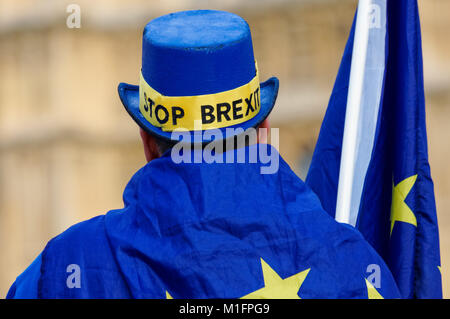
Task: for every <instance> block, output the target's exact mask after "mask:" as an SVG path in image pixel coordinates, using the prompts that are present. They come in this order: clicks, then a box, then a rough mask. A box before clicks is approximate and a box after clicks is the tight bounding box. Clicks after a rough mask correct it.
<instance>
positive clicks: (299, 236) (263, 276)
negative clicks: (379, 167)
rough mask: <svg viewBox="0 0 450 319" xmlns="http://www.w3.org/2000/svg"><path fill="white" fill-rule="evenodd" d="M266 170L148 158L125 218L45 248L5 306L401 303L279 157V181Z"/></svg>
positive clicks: (353, 239) (128, 194)
mask: <svg viewBox="0 0 450 319" xmlns="http://www.w3.org/2000/svg"><path fill="white" fill-rule="evenodd" d="M258 147H261V146H255V145H254V146H250V147H246V148H245V149H246V150H247V151H248V152H251V151H252V150H254V149H255V148H258ZM263 147H264V146H263ZM231 152H236V151H231ZM271 152H276V150H275V149H273V148H271ZM276 154H278V153H276ZM261 165H262V164H261V162H260V161H259V160H258V161H257V162H256V163H234V164H226V163H222V164H221V163H212V164H204V163H198V164H197V163H179V164H175V163H174V162H173V161H172V159H171V157H170V152H169V154H166V155H165V156H163V157H161V158H158V159H155V160H152V161H151V162H150V163H148V164H147V165H145V166H144V167H143V168H142V169H140V170H139V171H138V172H137V173H136V174H135V175H134V176H133V178H132V179H131V181H130V182H129V183H128V185H127V187H126V189H125V191H124V203H125V206H124V208H122V209H118V210H114V211H110V212H109V213H107V214H106V215H100V216H98V217H95V218H93V219H91V220H88V221H85V222H82V223H79V224H77V225H74V226H73V227H71V228H69V229H68V230H67V231H65V232H63V233H62V234H61V235H59V236H57V237H55V238H54V239H52V240H51V241H50V242H49V243H48V244H47V246H46V248H45V249H44V251H43V252H42V254H41V256H40V257H39V261H38V262H36V263H34V264H33V265H32V266H30V267H31V269H28V270H26V271H25V273H24V274H23V275H21V276H19V277H18V279H17V281H16V283H15V284H14V285H13V287H12V288H11V290H10V293H9V294H8V297H9V298H21V297H32V296H35V295H36V296H37V297H39V298H398V297H399V292H398V289H397V287H396V284H395V282H394V279H393V277H392V275H391V273H390V271H389V270H388V268H387V267H386V265H385V263H384V262H383V260H382V259H381V257H380V256H379V255H378V254H377V253H376V252H375V250H374V249H373V248H372V247H371V246H370V245H369V244H368V243H367V242H366V241H365V240H364V239H363V238H362V236H361V234H360V233H359V232H357V231H356V230H355V229H353V228H352V227H350V226H348V225H342V224H339V223H337V222H336V221H334V219H333V218H331V217H330V216H329V215H328V214H327V213H325V212H324V211H323V209H322V207H321V205H320V202H319V200H318V198H317V197H316V195H315V194H314V193H313V192H312V191H311V190H310V189H309V188H308V187H307V186H306V185H305V184H304V183H303V182H302V181H301V180H300V179H299V178H298V177H297V176H296V175H295V174H294V172H293V171H292V170H291V169H290V168H289V166H288V165H287V164H286V163H285V162H284V161H283V160H282V159H281V158H280V167H279V169H278V171H277V172H276V173H275V174H266V175H264V174H261V173H260V168H261ZM373 265H377V266H378V267H379V268H378V272H377V276H379V278H378V279H379V282H380V283H381V285H380V286H378V285H377V284H373V281H372V280H371V278H370V277H371V275H373V271H372V268H371V267H373ZM77 274H78V278H76V275H77ZM30 283H33V284H30ZM33 285H34V288H33V287H32V286H33ZM33 289H35V291H31V292H30V290H33Z"/></svg>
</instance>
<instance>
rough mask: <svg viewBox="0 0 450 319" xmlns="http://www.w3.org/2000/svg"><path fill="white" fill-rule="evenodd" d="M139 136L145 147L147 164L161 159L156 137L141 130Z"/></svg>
mask: <svg viewBox="0 0 450 319" xmlns="http://www.w3.org/2000/svg"><path fill="white" fill-rule="evenodd" d="M139 134H140V135H141V140H142V144H143V145H144V154H145V159H146V160H147V162H150V161H151V160H154V159H155V158H159V157H161V154H160V152H159V149H158V145H157V144H156V140H155V137H153V136H152V135H150V134H148V133H147V132H146V131H144V130H143V129H141V128H140V129H139Z"/></svg>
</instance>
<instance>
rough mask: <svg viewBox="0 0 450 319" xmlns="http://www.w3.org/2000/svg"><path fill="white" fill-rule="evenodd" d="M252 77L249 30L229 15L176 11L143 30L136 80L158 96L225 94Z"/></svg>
mask: <svg viewBox="0 0 450 319" xmlns="http://www.w3.org/2000/svg"><path fill="white" fill-rule="evenodd" d="M255 73H256V69H255V60H254V55H253V45H252V40H251V34H250V28H249V26H248V24H247V22H245V20H244V19H242V18H241V17H239V16H237V15H235V14H233V13H229V12H224V11H214V10H193V11H182V12H176V13H171V14H168V15H165V16H162V17H159V18H156V19H154V20H152V21H150V22H149V23H148V24H147V25H146V27H145V29H144V34H143V46H142V76H143V77H144V79H145V81H146V82H147V83H148V84H149V85H150V86H151V87H152V88H153V89H155V90H156V91H158V92H159V93H160V94H162V95H165V96H193V95H204V94H213V93H218V92H223V91H228V90H232V89H235V88H237V87H240V86H242V85H245V84H247V83H248V82H250V81H251V80H252V79H253V78H254V77H255Z"/></svg>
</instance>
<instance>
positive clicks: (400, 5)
mask: <svg viewBox="0 0 450 319" xmlns="http://www.w3.org/2000/svg"><path fill="white" fill-rule="evenodd" d="M370 14H371V24H370V30H369V40H368V41H369V43H368V52H367V62H366V66H365V67H366V70H365V72H366V73H365V77H364V84H363V93H362V100H361V108H362V110H361V116H360V117H359V119H358V134H359V135H358V139H357V151H356V156H355V162H356V163H355V178H354V179H355V182H354V184H353V185H355V186H354V187H355V189H354V193H355V194H356V195H355V196H354V197H353V198H352V205H353V206H352V207H354V212H355V213H356V216H357V218H356V219H355V221H354V224H353V225H354V226H355V227H356V228H357V229H358V230H359V231H360V232H361V233H362V234H363V236H364V237H365V238H366V240H367V241H368V242H369V243H370V244H371V245H372V246H373V247H374V248H375V249H376V250H377V251H378V253H379V254H380V255H381V256H382V257H383V258H384V260H385V261H386V263H387V265H388V266H389V268H390V270H391V271H392V274H393V275H394V278H395V280H396V282H397V284H398V287H399V290H400V292H401V294H402V297H404V298H442V286H441V273H440V252H439V236H438V224H437V217H436V207H435V198H434V190H433V182H432V179H431V175H430V167H429V163H428V151H427V134H426V122H425V97H424V85H423V65H422V48H421V35H420V22H419V14H418V7H417V1H416V0H387V1H386V0H384V1H383V0H372V1H371V9H370ZM355 27H356V23H354V24H353V27H352V30H351V32H350V36H349V39H348V42H347V46H346V48H345V51H344V55H343V58H342V62H341V66H340V69H339V72H338V75H337V78H336V82H335V85H334V88H333V92H332V95H331V98H330V102H329V105H328V109H327V112H326V114H325V118H324V120H323V123H322V128H321V131H320V134H319V139H318V141H317V145H316V149H315V152H314V155H313V159H312V163H311V166H310V169H309V172H308V176H307V179H306V183H307V184H308V185H309V186H310V187H311V188H312V189H313V190H314V191H315V192H316V194H317V195H318V196H319V198H320V201H321V203H322V205H323V207H324V209H325V210H326V211H327V212H328V213H329V214H330V215H331V216H333V217H334V216H335V213H336V202H337V193H338V184H339V172H340V161H341V155H342V154H341V153H342V143H343V135H344V126H345V116H346V107H347V95H348V91H349V80H350V73H351V65H352V56H353V52H354V50H355V48H354V47H353V44H354V38H355ZM380 34H381V35H382V36H383V37H382V38H380V37H379V36H380ZM380 53H381V54H382V56H381V57H380ZM380 84H381V85H380Z"/></svg>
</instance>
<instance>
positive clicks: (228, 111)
mask: <svg viewBox="0 0 450 319" xmlns="http://www.w3.org/2000/svg"><path fill="white" fill-rule="evenodd" d="M260 106H261V104H260V91H259V76H258V70H257V69H256V75H255V77H254V78H253V79H252V80H251V81H250V82H248V83H247V84H244V85H242V86H240V87H238V88H235V89H233V90H228V91H224V92H219V93H214V94H205V95H194V96H164V95H162V94H160V93H159V92H158V91H156V90H154V89H153V88H152V87H151V86H150V85H149V84H148V83H147V82H146V81H145V79H144V77H143V76H142V73H141V79H140V85H139V110H140V112H141V114H142V115H143V116H144V117H145V119H146V120H147V121H148V122H150V123H151V124H152V125H154V126H156V127H161V129H162V130H163V131H167V132H171V131H173V130H175V129H177V128H183V129H186V130H189V131H192V130H194V123H195V124H196V125H197V126H195V128H196V129H197V128H198V124H199V123H201V129H202V130H205V129H214V128H222V127H228V126H232V125H236V124H240V123H243V122H245V121H248V120H250V119H251V118H253V117H254V116H255V115H256V114H258V112H259V110H260V109H261V107H260ZM195 121H197V122H195Z"/></svg>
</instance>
